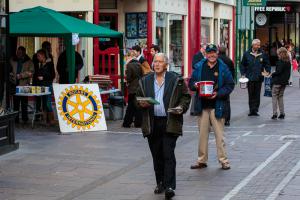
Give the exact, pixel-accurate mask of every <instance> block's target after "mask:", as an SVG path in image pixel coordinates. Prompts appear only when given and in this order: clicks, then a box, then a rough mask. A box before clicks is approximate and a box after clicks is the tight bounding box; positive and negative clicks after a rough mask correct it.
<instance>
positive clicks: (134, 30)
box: [125, 13, 147, 39]
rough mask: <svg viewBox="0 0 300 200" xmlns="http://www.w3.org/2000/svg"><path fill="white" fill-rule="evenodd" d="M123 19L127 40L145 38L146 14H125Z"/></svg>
mask: <svg viewBox="0 0 300 200" xmlns="http://www.w3.org/2000/svg"><path fill="white" fill-rule="evenodd" d="M125 18H126V19H125V20H126V37H127V38H128V39H139V38H147V13H127V14H126V17H125Z"/></svg>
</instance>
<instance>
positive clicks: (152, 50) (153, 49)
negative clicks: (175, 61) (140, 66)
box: [150, 44, 160, 57]
mask: <svg viewBox="0 0 300 200" xmlns="http://www.w3.org/2000/svg"><path fill="white" fill-rule="evenodd" d="M150 53H151V55H152V57H154V56H155V54H157V53H160V48H159V46H158V45H155V44H153V45H152V46H151V48H150Z"/></svg>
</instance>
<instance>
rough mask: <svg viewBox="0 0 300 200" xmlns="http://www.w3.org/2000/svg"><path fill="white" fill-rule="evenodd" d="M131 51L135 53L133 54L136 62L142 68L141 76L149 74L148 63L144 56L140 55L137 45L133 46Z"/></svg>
mask: <svg viewBox="0 0 300 200" xmlns="http://www.w3.org/2000/svg"><path fill="white" fill-rule="evenodd" d="M132 50H133V51H134V52H135V54H136V55H137V58H136V59H137V60H138V61H139V63H140V64H141V66H142V69H143V74H144V75H147V74H149V73H150V72H152V70H151V67H150V65H149V63H148V61H147V60H146V59H145V58H144V56H143V55H142V49H141V47H140V46H139V45H135V46H133V47H132Z"/></svg>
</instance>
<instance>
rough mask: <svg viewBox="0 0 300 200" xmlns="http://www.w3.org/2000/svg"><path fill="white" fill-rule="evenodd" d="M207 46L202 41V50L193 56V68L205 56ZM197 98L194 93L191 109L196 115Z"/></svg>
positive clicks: (192, 113) (191, 112)
mask: <svg viewBox="0 0 300 200" xmlns="http://www.w3.org/2000/svg"><path fill="white" fill-rule="evenodd" d="M205 47H206V45H205V44H203V43H202V44H201V46H200V50H199V51H198V52H197V53H196V54H195V55H194V56H193V60H192V68H193V70H194V69H195V65H196V64H197V63H198V62H200V61H201V60H202V59H203V58H204V55H205ZM195 98H196V95H195V94H193V96H192V104H191V109H190V114H191V115H196V114H195V111H194V104H195Z"/></svg>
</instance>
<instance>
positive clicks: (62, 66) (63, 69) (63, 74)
mask: <svg viewBox="0 0 300 200" xmlns="http://www.w3.org/2000/svg"><path fill="white" fill-rule="evenodd" d="M82 67H83V59H82V57H81V55H80V54H79V53H78V52H77V51H75V78H77V77H78V71H79V70H81V68H82ZM56 69H57V72H58V75H59V83H60V84H69V83H70V81H69V69H68V65H67V52H66V51H63V52H62V53H61V54H60V55H59V57H58V60H57V66H56Z"/></svg>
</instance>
